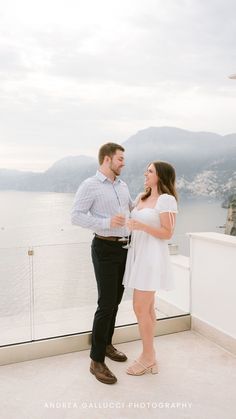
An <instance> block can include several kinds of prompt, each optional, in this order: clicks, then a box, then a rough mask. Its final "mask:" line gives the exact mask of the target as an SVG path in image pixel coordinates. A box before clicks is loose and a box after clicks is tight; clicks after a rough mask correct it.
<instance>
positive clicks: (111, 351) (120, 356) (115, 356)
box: [106, 344, 128, 362]
mask: <svg viewBox="0 0 236 419" xmlns="http://www.w3.org/2000/svg"><path fill="white" fill-rule="evenodd" d="M106 356H107V357H108V358H110V359H112V360H113V361H117V362H124V361H127V359H128V358H127V356H126V355H125V354H124V353H123V352H120V351H118V350H117V349H116V348H114V346H113V345H112V344H110V345H107V347H106Z"/></svg>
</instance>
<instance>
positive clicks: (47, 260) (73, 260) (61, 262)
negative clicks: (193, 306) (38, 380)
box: [33, 242, 189, 339]
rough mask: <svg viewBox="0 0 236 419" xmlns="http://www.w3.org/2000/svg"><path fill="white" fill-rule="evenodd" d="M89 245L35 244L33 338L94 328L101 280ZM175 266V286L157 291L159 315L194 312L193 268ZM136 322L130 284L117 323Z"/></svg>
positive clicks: (167, 315)
mask: <svg viewBox="0 0 236 419" xmlns="http://www.w3.org/2000/svg"><path fill="white" fill-rule="evenodd" d="M90 249H91V246H90V243H88V242H84V243H78V244H72V243H70V244H68V243H67V244H60V245H43V246H34V256H33V292H34V316H33V317H34V334H33V338H34V339H42V338H46V337H53V336H62V335H67V334H73V333H79V332H86V331H91V328H92V323H93V316H94V312H95V310H96V305H97V286H96V280H95V276H94V271H93V265H92V261H91V255H90ZM173 270H174V276H175V289H174V290H173V291H170V292H167V293H165V292H163V293H161V292H160V293H157V296H156V304H155V309H156V315H157V318H158V319H161V318H166V317H173V316H178V315H183V314H187V313H188V312H189V311H188V304H189V282H188V280H189V278H188V276H189V272H188V270H186V269H184V270H183V272H182V271H181V268H179V267H175V266H173ZM182 277H183V278H182ZM136 322H137V320H136V317H135V314H134V312H133V307H132V290H130V289H129V290H125V292H124V297H123V300H122V302H121V304H120V308H119V312H118V316H117V322H116V326H121V325H127V324H132V323H136Z"/></svg>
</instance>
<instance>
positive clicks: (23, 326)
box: [0, 247, 32, 346]
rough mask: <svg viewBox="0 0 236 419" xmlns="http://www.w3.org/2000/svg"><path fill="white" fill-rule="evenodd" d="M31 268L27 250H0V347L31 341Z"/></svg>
mask: <svg viewBox="0 0 236 419" xmlns="http://www.w3.org/2000/svg"><path fill="white" fill-rule="evenodd" d="M31 273H32V266H31V257H30V256H29V255H28V248H25V247H24V248H0V330H1V333H0V345H1V346H2V345H9V344H13V343H20V342H25V341H30V340H31V339H32V333H31V325H32V318H31V313H32V282H31V279H32V275H31Z"/></svg>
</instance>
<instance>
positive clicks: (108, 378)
mask: <svg viewBox="0 0 236 419" xmlns="http://www.w3.org/2000/svg"><path fill="white" fill-rule="evenodd" d="M90 372H91V373H92V374H93V375H95V377H96V379H97V380H98V381H101V383H104V384H115V383H116V382H117V378H116V376H115V375H114V374H113V373H112V372H111V371H110V370H109V368H108V367H107V366H106V364H105V363H104V362H96V361H93V360H92V361H91V364H90Z"/></svg>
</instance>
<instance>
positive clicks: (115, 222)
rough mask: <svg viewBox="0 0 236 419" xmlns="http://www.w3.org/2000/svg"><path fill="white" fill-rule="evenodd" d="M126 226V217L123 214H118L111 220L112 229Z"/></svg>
mask: <svg viewBox="0 0 236 419" xmlns="http://www.w3.org/2000/svg"><path fill="white" fill-rule="evenodd" d="M124 225H125V216H124V215H122V214H116V215H114V217H112V218H111V223H110V226H111V228H118V227H123V226H124Z"/></svg>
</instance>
